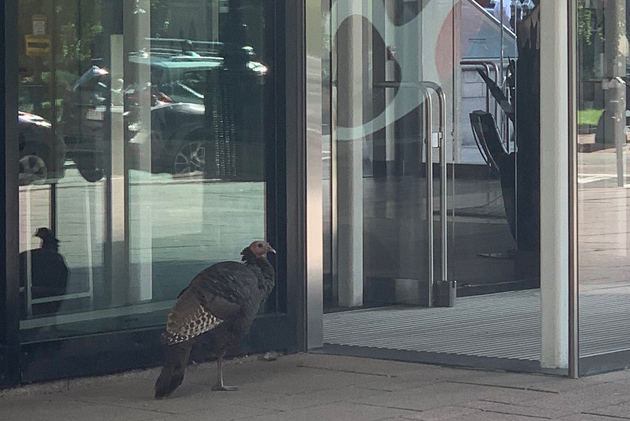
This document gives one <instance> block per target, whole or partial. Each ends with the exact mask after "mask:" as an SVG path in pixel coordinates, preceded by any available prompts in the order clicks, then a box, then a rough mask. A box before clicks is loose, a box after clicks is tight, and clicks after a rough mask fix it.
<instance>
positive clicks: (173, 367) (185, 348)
mask: <svg viewBox="0 0 630 421" xmlns="http://www.w3.org/2000/svg"><path fill="white" fill-rule="evenodd" d="M192 345H193V342H192V341H187V342H182V343H178V344H174V345H170V346H169V347H168V351H167V354H166V362H165V363H164V367H162V372H161V373H160V377H158V379H157V381H156V382H155V399H164V398H166V397H168V396H169V395H170V394H171V393H173V391H174V390H175V389H177V388H178V387H179V385H180V384H182V381H183V380H184V373H185V371H186V365H187V364H188V358H189V357H190V350H191V349H192Z"/></svg>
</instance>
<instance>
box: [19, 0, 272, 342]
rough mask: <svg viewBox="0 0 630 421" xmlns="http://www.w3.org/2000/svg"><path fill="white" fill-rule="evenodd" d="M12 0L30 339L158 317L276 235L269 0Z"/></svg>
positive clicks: (159, 320)
mask: <svg viewBox="0 0 630 421" xmlns="http://www.w3.org/2000/svg"><path fill="white" fill-rule="evenodd" d="M123 3H124V4H123ZM19 7H20V9H19V13H20V15H19V32H20V33H19V35H20V56H19V58H18V59H19V64H20V85H19V89H20V97H19V109H20V115H19V127H20V151H21V155H20V156H21V159H20V251H21V255H20V263H21V291H22V302H23V306H22V319H23V321H22V323H21V327H22V329H23V335H22V337H23V339H24V340H26V341H31V340H41V339H45V338H55V337H63V336H70V335H75V334H82V333H93V332H103V331H112V330H120V329H130V328H137V327H146V326H154V325H156V326H157V325H161V324H163V323H164V321H165V315H166V311H167V310H168V309H169V308H170V306H171V305H172V302H173V300H174V299H175V298H176V297H177V294H178V293H179V292H180V291H181V290H182V288H184V287H185V286H186V285H187V284H188V282H190V280H191V279H192V277H193V276H194V275H195V274H196V273H198V272H199V271H200V270H201V269H203V268H205V267H207V266H209V265H211V264H212V263H215V262H217V261H222V260H240V251H241V250H242V249H243V248H244V247H245V246H247V245H248V244H249V243H250V242H251V241H253V240H254V239H260V238H265V237H266V236H267V229H266V221H267V209H268V206H267V198H268V197H269V192H268V188H267V183H266V182H267V180H269V179H270V178H271V177H272V176H273V174H272V173H271V171H270V170H269V169H268V168H269V167H273V164H270V163H269V162H268V159H267V157H272V156H274V148H275V141H274V139H275V121H276V116H275V110H276V109H277V107H276V106H275V97H274V78H275V75H274V72H275V69H274V68H273V65H272V64H273V62H274V60H273V51H274V45H273V39H274V34H275V32H274V31H275V29H274V28H275V22H274V14H273V13H274V12H273V5H272V4H271V2H270V1H269V2H260V1H254V0H228V1H208V2H204V1H191V2H164V1H160V0H135V1H129V2H127V1H125V2H118V1H111V0H102V1H86V0H19ZM34 234H35V236H34ZM38 237H39V238H38ZM270 240H271V241H274V239H273V238H270ZM277 310H278V307H277V301H276V299H270V300H269V303H268V304H267V307H266V310H265V311H268V312H273V311H277Z"/></svg>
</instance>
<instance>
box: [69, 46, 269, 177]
mask: <svg viewBox="0 0 630 421" xmlns="http://www.w3.org/2000/svg"><path fill="white" fill-rule="evenodd" d="M156 42H157V41H156ZM201 44H204V43H201ZM206 44H210V43H206ZM187 45H192V43H188V44H187ZM213 45H215V46H216V45H221V44H220V43H213ZM152 47H153V42H152ZM154 50H155V51H159V52H154V53H152V56H150V55H149V54H148V53H144V52H140V53H132V54H130V56H129V62H130V65H131V66H138V67H140V66H143V65H148V66H149V68H150V72H151V74H150V77H151V84H150V85H148V86H145V87H139V86H132V87H128V88H126V89H123V84H124V82H123V81H122V80H120V79H118V80H115V81H114V82H113V84H112V81H111V77H110V74H109V72H108V71H107V70H106V69H104V68H100V67H97V66H93V67H92V68H90V69H88V71H87V72H85V73H84V74H83V75H82V76H81V77H80V78H79V79H78V80H77V81H76V83H75V84H74V86H72V87H71V88H70V89H69V90H68V92H67V94H66V97H65V98H64V102H63V114H62V118H61V125H62V133H63V136H64V139H65V141H66V144H67V146H68V156H69V157H70V158H72V159H73V160H74V161H75V162H76V164H77V168H78V169H79V171H80V172H81V174H82V175H83V176H84V177H85V178H86V179H87V180H89V181H96V180H98V179H100V178H101V177H102V176H103V169H104V168H106V167H107V162H108V159H109V156H110V155H109V154H110V142H109V139H110V137H109V134H108V133H109V131H108V130H106V128H107V127H108V125H109V124H110V123H111V118H114V115H115V113H116V111H117V110H120V112H121V113H122V109H123V107H122V105H123V104H124V114H123V115H124V138H125V141H126V142H128V145H129V146H128V148H127V153H128V155H127V157H128V158H127V159H128V162H129V165H130V166H131V168H137V169H146V170H148V168H146V165H147V164H145V165H144V166H141V165H140V164H139V163H140V162H145V163H146V162H150V166H151V168H150V170H151V172H154V173H157V172H166V173H170V174H190V173H203V174H205V175H206V176H209V177H212V178H215V177H220V176H222V175H224V174H222V173H221V171H222V170H221V171H220V169H219V168H218V167H219V166H223V167H224V166H225V165H223V164H220V163H219V162H217V161H218V160H217V159H216V156H217V154H218V152H217V151H218V150H219V149H224V148H223V147H222V146H221V145H218V144H217V142H218V141H219V138H222V141H225V138H226V136H224V132H222V131H221V130H230V127H229V126H230V125H229V124H226V122H229V119H230V118H232V116H228V117H226V116H225V114H224V113H226V112H227V113H231V114H233V113H235V112H236V111H235V108H238V106H236V107H235V106H234V103H233V102H232V103H231V104H230V105H231V106H230V107H227V108H226V107H225V105H223V102H224V101H219V103H220V104H219V106H217V104H218V103H217V101H208V100H207V99H206V98H205V94H206V92H212V95H215V94H216V96H221V95H222V93H221V89H220V88H217V87H218V86H219V85H220V84H221V83H222V82H223V80H222V79H221V78H224V77H225V76H224V74H225V73H230V75H231V76H236V79H238V82H240V83H242V85H243V86H248V81H249V82H251V84H253V85H257V84H260V81H261V79H262V78H261V77H262V76H264V75H265V74H266V71H267V69H266V67H265V66H263V65H262V64H260V63H257V62H254V61H251V59H252V55H253V53H252V52H251V48H249V47H244V48H241V49H238V51H239V53H238V54H239V55H240V56H241V60H228V59H227V58H226V56H225V55H223V56H222V55H220V54H219V53H218V52H216V51H213V52H212V54H210V53H209V52H208V51H206V54H205V55H204V56H200V55H199V54H197V53H194V52H192V51H187V52H182V51H181V49H180V51H179V52H178V53H175V52H174V51H173V50H169V49H168V48H160V49H158V48H154ZM228 64H229V66H228ZM236 64H237V65H238V66H239V70H240V71H233V69H235V65H236ZM225 70H232V71H231V72H225ZM243 70H244V71H243ZM210 74H213V75H216V77H211V76H210ZM145 89H150V94H148V93H146V91H145ZM143 93H146V98H150V102H151V104H150V108H151V111H150V119H151V128H150V130H146V127H143V123H144V122H143V118H142V114H143V106H142V105H141V104H142V101H141V100H140V98H141V97H142V96H143ZM232 96H234V97H236V95H232ZM223 99H225V98H222V100H223ZM234 99H235V98H233V99H232V100H234ZM207 102H210V103H211V105H210V107H215V108H211V109H212V110H213V111H212V112H210V113H206V105H207V104H206V103H207ZM244 102H245V101H242V103H244ZM252 102H254V103H255V100H253V101H252ZM110 104H111V105H110ZM258 105H259V106H260V105H261V104H260V101H259V103H258ZM148 106H149V104H148V103H147V105H145V106H144V107H148ZM242 106H243V105H242V104H241V107H242ZM208 114H209V115H208ZM144 119H145V120H146V119H147V118H146V117H145V118H144ZM144 124H146V123H144ZM247 124H249V125H250V126H251V125H252V121H251V120H250V121H247ZM231 130H232V131H234V128H233V127H232V128H231ZM250 130H251V129H250ZM260 132H261V133H262V130H260ZM149 133H150V138H151V145H150V148H149V147H147V145H144V146H142V145H143V143H146V142H147V140H148V139H147V140H144V139H145V138H148V137H149ZM232 137H233V136H232ZM230 139H232V138H230ZM143 154H150V155H151V156H150V157H144V156H143ZM206 157H208V159H206ZM210 157H212V159H211V158H210ZM211 166H212V167H211ZM215 167H216V168H215Z"/></svg>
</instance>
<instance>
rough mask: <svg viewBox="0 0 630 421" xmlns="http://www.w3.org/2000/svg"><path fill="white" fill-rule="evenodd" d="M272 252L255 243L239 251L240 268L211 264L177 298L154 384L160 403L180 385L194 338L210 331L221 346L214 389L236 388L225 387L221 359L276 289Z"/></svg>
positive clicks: (238, 264) (240, 337)
mask: <svg viewBox="0 0 630 421" xmlns="http://www.w3.org/2000/svg"><path fill="white" fill-rule="evenodd" d="M269 252H272V253H275V250H274V249H273V248H272V247H271V246H270V245H269V243H266V242H264V241H254V242H253V243H251V244H250V245H249V247H246V248H245V249H243V251H242V252H241V255H242V256H243V257H242V261H243V262H242V263H237V262H221V263H217V264H215V265H212V266H210V267H209V268H206V269H204V270H203V271H201V272H200V273H199V274H198V275H197V276H195V277H194V278H193V280H192V281H191V282H190V285H188V287H186V288H185V289H184V290H183V291H182V292H181V293H180V294H179V297H178V299H177V301H176V302H175V304H174V305H173V308H172V309H171V311H170V313H169V315H168V321H167V322H166V332H165V333H164V334H163V337H164V339H165V340H166V342H167V343H168V351H167V356H166V362H165V364H164V367H163V368H162V372H161V373H160V377H159V378H158V379H157V382H156V383H155V397H156V398H158V399H160V398H165V397H167V396H168V395H170V394H171V393H172V392H173V391H174V390H175V389H176V388H177V387H178V386H179V385H180V384H181V383H182V380H183V379H184V371H185V369H186V364H187V362H188V358H189V356H190V351H191V349H192V346H193V343H194V341H195V339H196V338H197V337H199V335H201V334H203V333H205V332H208V331H210V330H212V332H213V334H214V339H215V340H216V345H217V371H218V372H217V383H216V385H215V386H214V387H213V390H235V389H236V388H235V387H229V386H225V385H224V384H223V370H222V362H223V356H224V355H225V353H226V351H227V349H228V348H229V347H231V346H235V345H237V344H238V342H240V340H241V339H242V338H243V336H244V335H245V334H246V333H247V332H248V331H249V328H250V326H251V324H252V322H253V321H254V317H255V316H256V313H257V312H258V308H259V307H260V304H261V303H262V302H263V301H264V300H265V299H266V298H267V297H268V296H269V293H271V290H272V289H273V287H274V284H275V280H274V278H275V273H274V269H273V267H272V266H271V264H270V263H269V262H268V261H267V258H266V257H265V256H266V255H267V253H269Z"/></svg>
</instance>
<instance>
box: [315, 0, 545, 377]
mask: <svg viewBox="0 0 630 421" xmlns="http://www.w3.org/2000/svg"><path fill="white" fill-rule="evenodd" d="M539 14H540V10H539V7H538V6H537V2H532V1H527V0H514V1H512V0H502V1H483V0H479V1H477V0H427V1H416V0H413V1H403V0H398V1H391V2H381V1H378V0H373V1H370V0H337V1H334V2H332V5H331V15H330V16H331V19H330V21H331V24H330V28H331V30H330V45H331V49H330V57H331V64H330V66H329V74H330V80H331V83H330V85H331V102H330V104H331V112H330V115H331V141H330V170H329V173H328V174H325V176H324V186H325V187H326V186H328V188H329V192H330V194H329V197H328V198H329V201H328V203H329V204H330V207H329V208H325V212H324V213H325V215H326V217H327V218H328V219H327V220H326V221H325V222H328V223H329V224H328V225H325V226H327V227H329V231H327V232H328V233H329V236H328V237H325V238H327V240H328V241H327V242H325V244H328V248H327V250H325V255H326V256H327V257H328V260H327V267H326V269H327V271H328V273H329V276H328V277H325V283H324V303H325V305H324V308H325V309H324V313H326V314H324V317H323V319H324V343H325V347H326V346H327V347H329V348H328V349H330V350H331V351H332V352H340V353H350V354H352V353H354V354H356V353H357V352H360V353H361V355H366V354H367V355H378V356H381V357H385V358H396V359H400V358H403V359H410V360H415V361H430V362H448V363H450V364H463V365H473V366H478V365H480V364H482V365H483V364H485V363H484V362H485V361H490V360H485V359H483V362H482V360H481V359H479V357H488V358H493V360H492V361H493V362H492V364H493V367H499V366H500V367H504V368H506V369H509V368H515V367H518V369H522V370H540V359H541V326H540V293H539V291H538V289H537V288H538V284H539V275H538V272H539V269H538V267H539V263H538V256H539V245H538V243H539V239H538V238H539V237H538V235H539V211H538V207H539V198H538V197H539V196H538V194H539V183H540V181H539V179H538V174H539V168H538V166H539V162H538V161H537V157H539V154H540V151H539V148H540V139H539V138H540V135H539V130H540V129H539V127H540V123H539V122H540V116H539V109H540V103H539V100H538V96H539V92H540V88H539V80H540V75H539V73H540V71H539V52H540V44H539V42H538V41H537V40H538V39H539V37H538V31H539V28H540V20H539ZM517 91H518V92H519V95H517ZM324 156H326V155H324ZM521 168H526V171H521V170H520V169H521ZM325 191H326V190H325ZM358 349H359V350H361V351H357V350H358ZM401 351H404V353H401ZM435 354H440V355H439V356H436V355H435ZM497 361H498V362H497Z"/></svg>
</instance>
